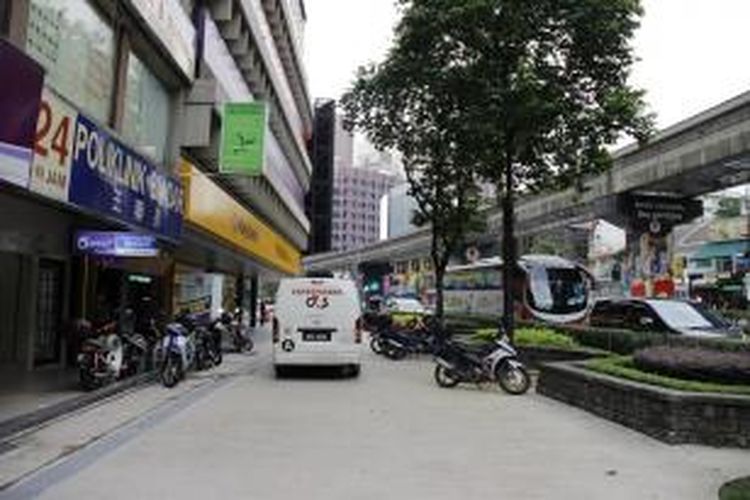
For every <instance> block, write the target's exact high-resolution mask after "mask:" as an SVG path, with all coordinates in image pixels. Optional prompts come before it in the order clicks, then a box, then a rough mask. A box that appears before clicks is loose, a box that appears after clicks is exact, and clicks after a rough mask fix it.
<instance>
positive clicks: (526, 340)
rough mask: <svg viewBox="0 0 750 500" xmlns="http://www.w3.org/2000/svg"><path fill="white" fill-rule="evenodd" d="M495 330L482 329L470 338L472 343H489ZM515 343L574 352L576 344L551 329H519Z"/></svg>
mask: <svg viewBox="0 0 750 500" xmlns="http://www.w3.org/2000/svg"><path fill="white" fill-rule="evenodd" d="M496 334H497V328H482V329H480V330H477V331H476V333H474V335H472V336H471V340H472V341H476V342H490V341H492V340H494V339H495V335H496ZM515 343H516V345H518V346H521V347H525V346H533V347H553V348H557V349H566V350H574V349H576V348H579V347H580V346H579V345H578V343H577V342H576V341H575V340H574V339H572V338H571V337H569V336H567V335H563V334H562V333H558V332H556V331H555V330H553V329H551V328H544V327H535V328H519V329H517V330H516V335H515Z"/></svg>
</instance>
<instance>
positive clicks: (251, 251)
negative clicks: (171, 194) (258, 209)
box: [182, 162, 301, 274]
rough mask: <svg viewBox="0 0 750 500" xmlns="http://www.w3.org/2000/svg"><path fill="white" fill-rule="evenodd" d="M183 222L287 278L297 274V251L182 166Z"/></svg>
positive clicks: (200, 175) (185, 164) (203, 177)
mask: <svg viewBox="0 0 750 500" xmlns="http://www.w3.org/2000/svg"><path fill="white" fill-rule="evenodd" d="M182 176H183V181H184V183H185V196H186V198H187V202H186V204H185V220H186V221H188V222H190V223H192V224H194V225H196V226H198V227H199V228H201V229H202V230H204V231H206V232H208V233H209V234H212V235H214V236H216V237H217V238H219V239H221V240H224V241H226V242H228V243H229V244H231V245H233V246H235V247H236V248H237V249H239V250H240V251H242V252H243V253H245V254H247V255H249V256H251V257H253V258H255V259H256V260H258V261H260V262H263V263H265V264H267V265H269V266H271V267H273V268H275V269H276V270H279V271H281V272H283V273H286V274H298V273H299V272H300V258H301V255H300V251H299V249H297V248H296V247H295V246H294V245H292V244H291V243H289V242H288V241H287V240H286V239H285V238H284V237H283V236H281V235H279V234H277V233H276V232H275V231H273V230H272V229H271V228H270V227H268V226H267V225H266V224H264V223H263V222H261V221H260V219H258V218H257V217H256V216H255V215H253V214H252V213H251V212H250V211H248V210H247V209H246V208H245V207H243V206H242V205H240V204H239V203H238V202H237V201H235V200H234V198H232V197H231V196H229V195H228V194H227V193H225V192H224V191H223V190H222V189H221V188H220V187H219V186H217V185H216V184H215V183H214V182H213V181H211V180H210V179H209V178H208V177H207V176H206V175H205V174H203V173H201V172H200V171H199V170H198V169H197V168H195V167H194V166H193V165H191V164H190V163H188V162H183V165H182Z"/></svg>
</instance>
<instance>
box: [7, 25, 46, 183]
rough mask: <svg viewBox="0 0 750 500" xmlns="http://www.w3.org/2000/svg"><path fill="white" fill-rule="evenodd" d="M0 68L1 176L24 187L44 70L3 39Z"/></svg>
mask: <svg viewBox="0 0 750 500" xmlns="http://www.w3.org/2000/svg"><path fill="white" fill-rule="evenodd" d="M0 68H2V74H3V77H2V78H0V179H2V180H5V181H9V182H12V183H14V184H18V185H20V186H23V187H26V186H27V185H28V182H29V167H30V164H31V156H32V148H33V147H34V135H35V132H36V119H37V115H38V114H39V101H40V99H41V95H42V81H43V79H44V70H43V69H42V67H41V66H40V65H39V64H37V63H36V62H35V61H34V60H33V59H31V58H30V57H28V56H27V55H26V54H24V53H23V52H21V51H20V50H18V49H17V48H16V47H14V46H13V45H12V44H11V43H10V42H8V41H6V40H4V39H3V38H0ZM10 75H12V77H10Z"/></svg>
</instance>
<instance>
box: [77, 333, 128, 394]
mask: <svg viewBox="0 0 750 500" xmlns="http://www.w3.org/2000/svg"><path fill="white" fill-rule="evenodd" d="M79 328H80V331H81V336H82V337H85V338H84V340H83V343H82V344H81V350H80V352H79V353H78V358H77V361H78V376H79V381H80V384H81V387H82V388H83V389H84V390H87V391H90V390H93V389H96V388H99V387H103V386H105V385H107V384H109V383H112V382H114V381H115V380H117V379H118V378H120V377H121V376H122V368H123V358H124V348H123V344H122V340H121V339H120V336H119V335H117V333H115V331H116V329H117V323H115V322H110V323H107V324H105V325H102V326H101V327H99V328H97V329H96V330H94V331H93V332H92V331H91V324H90V323H89V322H87V321H82V322H81V323H80V324H79Z"/></svg>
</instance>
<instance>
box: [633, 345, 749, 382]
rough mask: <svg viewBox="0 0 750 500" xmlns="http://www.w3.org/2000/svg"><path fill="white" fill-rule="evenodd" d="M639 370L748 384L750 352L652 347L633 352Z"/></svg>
mask: <svg viewBox="0 0 750 500" xmlns="http://www.w3.org/2000/svg"><path fill="white" fill-rule="evenodd" d="M633 364H634V365H635V367H636V368H638V369H639V370H642V371H645V372H649V373H656V374H659V375H666V376H670V377H677V378H681V379H689V380H699V381H705V382H718V383H723V384H745V385H748V384H750V353H746V352H726V351H717V350H713V349H707V348H705V347H704V348H701V347H698V348H695V347H674V346H655V347H647V348H646V349H641V350H639V351H636V352H635V354H634V355H633Z"/></svg>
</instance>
